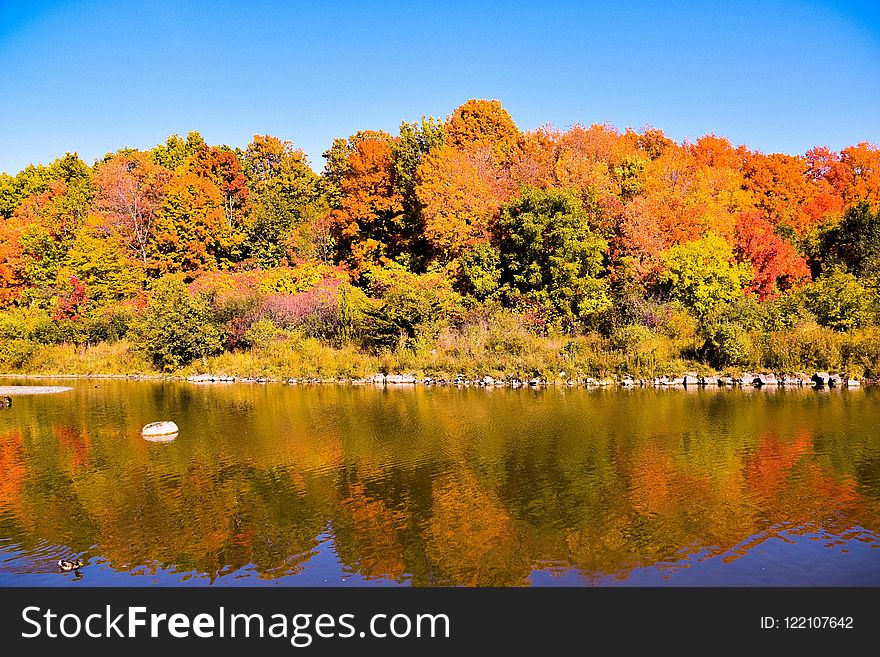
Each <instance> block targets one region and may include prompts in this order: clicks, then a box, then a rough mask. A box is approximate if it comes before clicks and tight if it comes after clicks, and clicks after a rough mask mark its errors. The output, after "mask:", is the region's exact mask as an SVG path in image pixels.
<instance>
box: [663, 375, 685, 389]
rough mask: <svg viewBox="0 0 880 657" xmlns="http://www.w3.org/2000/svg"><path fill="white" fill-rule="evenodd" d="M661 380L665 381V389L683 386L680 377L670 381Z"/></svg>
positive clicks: (682, 379) (682, 378)
mask: <svg viewBox="0 0 880 657" xmlns="http://www.w3.org/2000/svg"><path fill="white" fill-rule="evenodd" d="M663 379H665V380H664V381H663V385H664V386H667V387H671V386H683V385H684V377H682V376H676V377H673V378H671V379H667V378H666V377H663Z"/></svg>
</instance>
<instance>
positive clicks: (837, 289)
mask: <svg viewBox="0 0 880 657" xmlns="http://www.w3.org/2000/svg"><path fill="white" fill-rule="evenodd" d="M871 292H872V291H870V290H868V288H866V287H865V286H864V285H862V284H861V283H860V282H859V280H858V279H857V278H856V277H855V276H853V275H852V274H847V273H846V272H843V271H840V270H835V271H834V272H832V273H831V274H830V275H827V276H823V277H822V278H820V279H818V280H817V281H814V282H813V283H811V284H810V285H807V286H806V287H804V288H803V292H802V293H803V297H804V301H805V304H806V306H807V308H808V309H809V310H810V312H812V313H813V314H814V315H815V316H816V320H817V321H818V322H819V323H820V324H822V325H823V326H828V327H829V328H832V329H834V330H835V331H848V330H850V329H853V328H856V327H858V326H862V325H863V324H865V323H866V322H867V320H868V318H869V316H870V310H871V302H872V299H871V297H872V296H874V295H873V294H872V293H871Z"/></svg>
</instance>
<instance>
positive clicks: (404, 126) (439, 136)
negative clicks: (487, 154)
mask: <svg viewBox="0 0 880 657" xmlns="http://www.w3.org/2000/svg"><path fill="white" fill-rule="evenodd" d="M444 144H446V130H445V128H444V125H443V122H442V121H440V120H438V119H435V118H434V117H432V116H429V117H424V116H423V117H422V119H421V121H418V122H414V123H407V122H405V121H404V122H403V123H401V124H400V136H399V137H398V138H397V139H396V140H395V141H394V142H393V143H392V145H391V156H392V158H393V167H394V184H395V185H396V186H397V189H398V191H399V192H400V195H401V198H402V199H403V215H404V220H403V230H404V232H405V233H406V236H405V239H406V241H407V242H408V243H409V245H410V248H409V251H410V255H411V256H412V259H413V261H415V260H424V259H425V258H426V256H427V252H428V245H427V242H426V241H425V240H424V238H423V237H422V235H421V228H422V217H421V204H420V203H419V199H418V198H417V196H416V170H417V169H418V167H419V164H421V162H422V160H423V158H424V156H425V155H426V154H427V153H429V152H430V151H431V150H432V149H435V148H440V147H441V146H443V145H444Z"/></svg>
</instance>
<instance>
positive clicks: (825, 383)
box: [0, 371, 880, 394]
mask: <svg viewBox="0 0 880 657" xmlns="http://www.w3.org/2000/svg"><path fill="white" fill-rule="evenodd" d="M10 376H16V378H28V379H89V380H91V379H121V380H153V381H156V380H158V381H186V382H189V383H195V384H211V383H214V384H218V383H220V384H222V383H281V384H285V385H310V384H351V385H382V386H407V385H422V386H458V387H482V388H488V387H509V388H523V387H533V388H537V387H544V386H568V387H582V388H613V387H620V388H734V387H741V388H763V389H771V390H772V389H775V388H838V389H840V388H859V387H861V386H862V385H878V384H880V380H875V379H861V378H855V377H851V376H848V375H847V374H846V373H829V372H824V371H817V372H814V373H813V374H812V375H808V374H806V373H805V372H795V373H787V374H781V373H780V374H777V373H772V372H762V373H751V372H746V373H742V374H737V375H729V376H728V375H700V374H697V373H695V372H687V373H685V374H682V375H679V376H661V377H653V378H636V377H632V376H628V375H624V376H622V377H606V378H592V377H585V378H573V377H571V378H565V372H560V376H559V378H557V379H553V380H548V379H545V378H540V377H534V378H519V377H516V376H508V377H500V378H494V377H491V376H489V375H485V376H483V377H481V378H467V377H465V376H464V375H458V376H455V377H451V378H434V377H430V376H427V377H417V376H415V375H413V374H383V373H381V372H377V373H376V374H373V375H372V376H369V377H367V378H354V379H327V378H274V377H240V376H231V375H226V374H207V373H203V374H195V375H191V376H180V375H162V374H31V375H22V376H19V375H8V374H7V375H0V377H10ZM7 387H8V388H12V389H15V390H17V391H23V390H24V389H25V386H7ZM38 388H39V389H40V391H41V392H49V391H51V392H55V391H56V390H49V388H48V387H46V386H38ZM3 389H4V388H3V387H0V391H2V390H3ZM62 389H63V388H62ZM58 391H60V390H58ZM20 394H22V393H21V392H20ZM30 394H34V393H30Z"/></svg>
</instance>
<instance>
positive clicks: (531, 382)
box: [529, 378, 541, 386]
mask: <svg viewBox="0 0 880 657" xmlns="http://www.w3.org/2000/svg"><path fill="white" fill-rule="evenodd" d="M529 385H530V386H539V385H541V379H538V378H534V379H530V380H529Z"/></svg>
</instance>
